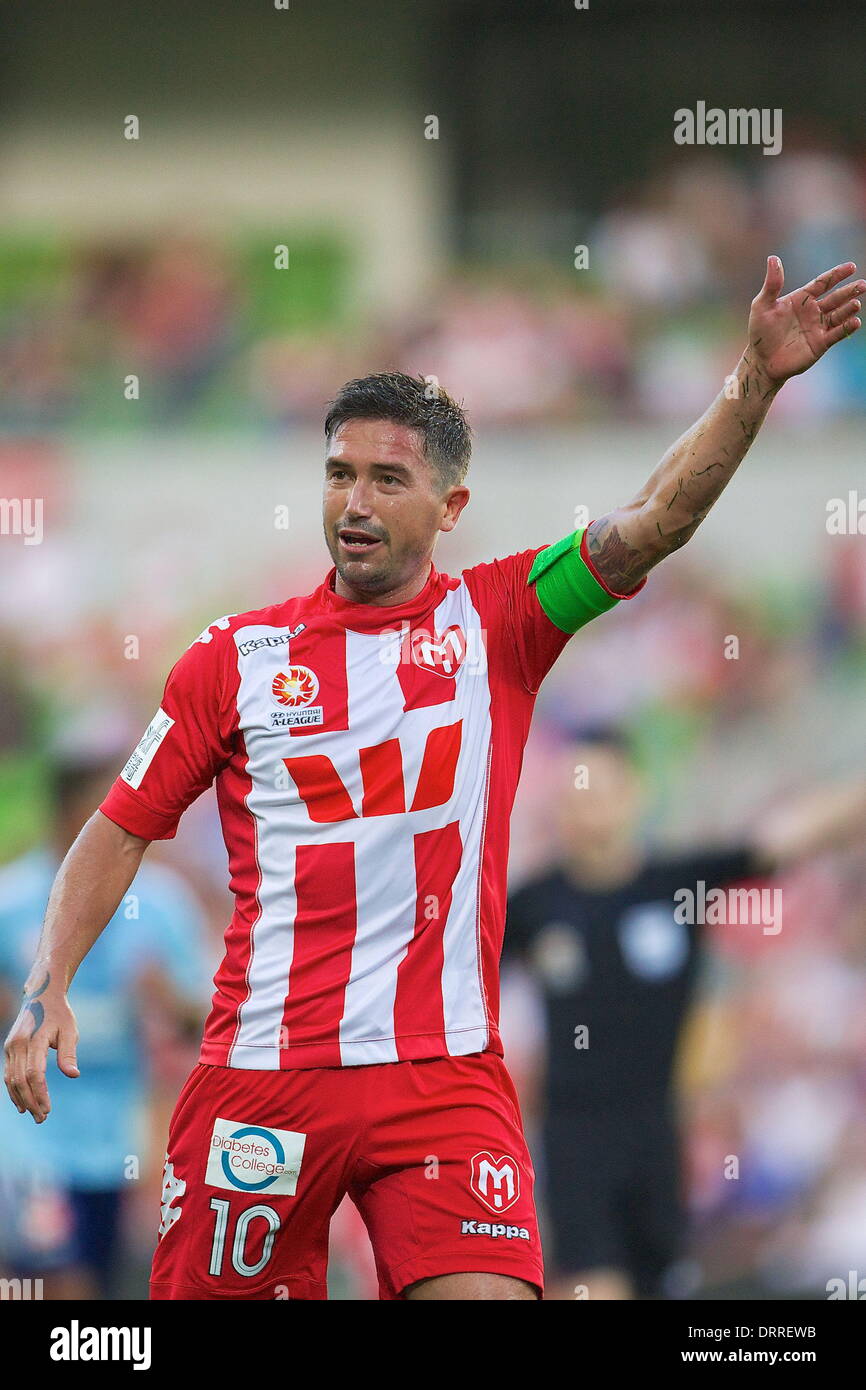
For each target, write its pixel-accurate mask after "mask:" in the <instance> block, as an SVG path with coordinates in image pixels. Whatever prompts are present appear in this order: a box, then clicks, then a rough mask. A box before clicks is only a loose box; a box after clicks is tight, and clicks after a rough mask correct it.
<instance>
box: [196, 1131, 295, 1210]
mask: <svg viewBox="0 0 866 1390" xmlns="http://www.w3.org/2000/svg"><path fill="white" fill-rule="evenodd" d="M306 1142H307V1136H306V1134H298V1133H296V1132H295V1131H294V1130H291V1129H265V1128H264V1126H263V1125H248V1124H245V1123H244V1121H243V1120H222V1119H218V1120H215V1121H214V1127H213V1133H212V1134H211V1139H210V1145H209V1147H208V1156H207V1169H206V1171H205V1182H206V1183H207V1184H208V1185H209V1186H210V1187H224V1188H227V1189H228V1191H229V1192H271V1193H273V1194H274V1195H275V1196H276V1195H278V1194H282V1195H283V1196H287V1197H294V1195H295V1192H296V1190H297V1186H298V1177H299V1175H300V1171H301V1159H302V1158H303V1156H304V1145H305V1143H306Z"/></svg>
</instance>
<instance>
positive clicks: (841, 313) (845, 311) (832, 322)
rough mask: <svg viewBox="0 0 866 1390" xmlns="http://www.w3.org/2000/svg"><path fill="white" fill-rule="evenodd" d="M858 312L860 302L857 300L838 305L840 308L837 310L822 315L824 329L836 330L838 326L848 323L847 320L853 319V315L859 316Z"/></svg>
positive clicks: (847, 288)
mask: <svg viewBox="0 0 866 1390" xmlns="http://www.w3.org/2000/svg"><path fill="white" fill-rule="evenodd" d="M850 288H851V287H850V286H847V287H846V290H850ZM859 312H860V300H859V299H848V300H846V301H845V303H844V304H840V306H839V308H838V309H833V310H832V311H831V312H830V313H829V314H826V313H824V314H823V319H824V328H825V329H826V328H838V327H839V325H840V324H843V323H846V322H847V321H848V319H851V318H853V317H854V315H855V314H859ZM822 313H823V302H822Z"/></svg>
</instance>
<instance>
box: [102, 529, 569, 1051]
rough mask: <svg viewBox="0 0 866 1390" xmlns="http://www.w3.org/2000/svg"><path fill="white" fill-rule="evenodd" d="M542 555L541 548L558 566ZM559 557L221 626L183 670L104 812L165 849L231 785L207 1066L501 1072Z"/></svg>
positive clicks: (312, 598)
mask: <svg viewBox="0 0 866 1390" xmlns="http://www.w3.org/2000/svg"><path fill="white" fill-rule="evenodd" d="M539 549H540V548H539ZM538 553H539V551H538V550H527V551H524V552H522V553H521V554H518V555H510V556H508V557H506V558H505V559H501V560H494V561H493V562H492V563H489V564H481V565H476V566H474V567H473V568H472V569H468V570H464V571H463V573H462V575H461V577H460V578H459V579H458V578H451V577H449V576H448V575H444V574H439V573H438V572H437V571H436V569H435V568H433V569H431V573H430V576H429V578H428V580H427V583H426V584H425V586H424V588H423V589H422V590H421V592H420V593H419V594H418V595H417V596H416V597H415V598H414V599H412V600H410V602H408V603H405V604H401V605H398V606H396V607H380V606H376V605H368V604H359V603H354V602H351V601H350V600H347V599H344V598H341V597H340V596H339V595H338V594H337V593H336V592H335V591H334V587H333V584H334V577H335V573H336V571H335V570H333V569H332V570H331V571H330V573H329V575H328V576H327V578H326V579H325V581H324V582H323V583H322V584H321V585H320V586H319V587H318V588H317V589H315V590H314V591H313V593H311V594H308V595H306V596H305V597H303V598H291V599H287V600H286V601H285V602H283V603H277V604H274V605H273V606H272V607H270V608H264V609H261V610H259V611H258V612H253V613H244V614H240V615H235V616H232V617H226V618H220V619H219V620H218V621H217V622H215V623H213V624H212V625H211V626H210V627H209V628H208V629H207V630H206V631H205V632H203V633H202V635H201V636H200V637H199V638H198V639H197V640H196V641H195V642H194V643H193V644H192V646H191V647H190V648H189V650H188V651H187V652H186V653H185V654H184V655H183V656H182V657H181V659H180V660H179V661H178V663H177V664H176V666H175V667H174V669H173V670H172V672H171V674H170V676H169V679H168V683H167V685H166V688H165V695H164V697H163V702H162V706H161V708H160V710H159V711H158V712H157V715H156V717H155V719H154V720H153V722H152V723H151V724H150V726H149V728H148V730H147V732H146V733H145V735H144V737H143V739H142V741H141V743H140V744H139V745H138V747H137V748H136V750H135V751H134V753H133V754H132V756H131V758H130V760H129V762H128V763H127V765H126V767H125V768H124V769H123V772H122V773H121V775H120V776H119V777H118V779H117V781H116V782H115V784H114V786H113V787H112V789H111V791H110V792H109V794H108V796H107V798H106V800H105V801H104V802H103V804H102V807H101V809H102V811H103V812H104V813H105V815H106V816H108V817H109V818H110V819H111V820H113V821H115V822H116V823H117V824H118V825H121V826H122V827H123V828H124V829H126V830H128V831H129V832H130V833H132V834H134V835H140V836H142V837H144V838H146V839H168V838H170V837H172V836H173V835H174V834H175V831H176V828H177V824H178V821H179V819H180V817H181V815H182V813H183V811H184V810H185V809H186V807H187V806H189V805H190V803H191V802H192V801H193V800H194V799H195V798H196V797H197V796H199V794H200V793H201V792H202V791H204V790H205V788H206V787H208V786H210V785H211V783H212V782H213V781H214V779H216V787H217V799H218V804H219V812H220V817H221V821H222V827H223V834H224V837H225V842H226V847H227V849H228V854H229V865H230V872H231V889H232V891H233V893H234V896H235V900H236V906H235V911H234V915H233V917H232V920H231V923H230V924H229V927H228V929H227V931H226V936H225V947H226V949H225V957H224V959H223V961H222V964H221V965H220V967H219V970H218V971H217V974H216V977H215V986H216V989H215V994H214V998H213V1007H212V1010H211V1013H210V1016H209V1018H208V1020H207V1023H206V1026H205V1032H204V1040H203V1045H202V1050H201V1060H202V1061H203V1062H208V1063H214V1064H217V1065H221V1066H230V1067H242V1068H254V1069H262V1070H271V1069H279V1068H295V1067H334V1066H357V1065H362V1064H365V1063H380V1062H397V1061H404V1060H410V1059H418V1058H425V1057H442V1056H449V1055H451V1056H461V1055H463V1054H466V1053H473V1052H483V1051H487V1050H490V1051H493V1052H496V1053H500V1054H501V1052H502V1046H501V1043H500V1039H499V1032H498V1024H497V1019H498V1008H499V984H498V967H499V956H500V952H501V947H502V936H503V930H504V921H505V901H506V869H507V858H508V836H509V817H510V814H511V809H512V804H513V802H514V796H515V792H516V789H517V782H518V778H519V775H520V768H521V763H522V759H523V749H524V745H525V742H526V738H527V734H528V731H529V723H530V718H531V715H532V709H533V705H534V703H535V697H536V694H537V692H538V688H539V685H540V683H541V681H542V679H543V678H544V676H545V674H546V673H547V672H548V671H549V669H550V667H551V666H552V665H553V662H554V661H555V660H556V658H557V656H558V655H559V653H560V652H561V651H562V649H563V647H564V646H565V644H566V642H567V641H568V634H567V633H565V632H563V631H561V630H560V629H559V628H558V627H556V626H555V625H554V624H553V623H552V622H551V621H550V619H549V618H548V617H547V616H546V614H545V612H544V610H543V609H542V607H541V604H540V603H539V600H538V598H537V596H536V593H535V585H534V584H529V583H527V577H528V574H529V571H530V568H531V566H532V562H533V560H534V558H535V556H536V555H537V554H538Z"/></svg>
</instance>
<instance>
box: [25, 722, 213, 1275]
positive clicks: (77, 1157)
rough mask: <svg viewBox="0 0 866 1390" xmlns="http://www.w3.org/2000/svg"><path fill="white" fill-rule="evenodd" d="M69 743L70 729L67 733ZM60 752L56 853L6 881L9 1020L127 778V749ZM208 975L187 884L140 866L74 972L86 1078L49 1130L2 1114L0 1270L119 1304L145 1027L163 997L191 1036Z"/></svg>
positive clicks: (28, 860)
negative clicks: (79, 849) (72, 864)
mask: <svg viewBox="0 0 866 1390" xmlns="http://www.w3.org/2000/svg"><path fill="white" fill-rule="evenodd" d="M67 732H68V731H67ZM73 734H74V737H67V738H65V739H64V742H63V744H62V745H61V746H59V747H58V748H56V749H55V750H54V751H53V753H52V761H51V798H52V824H51V833H50V836H49V839H48V842H47V843H46V844H45V845H42V846H39V847H38V848H36V849H34V850H31V851H30V853H28V854H25V855H23V856H22V857H21V858H20V859H16V860H15V861H14V862H13V863H11V864H5V865H4V866H3V868H2V869H0V1019H2V1020H4V1024H5V1026H6V1027H8V1025H9V1023H10V1022H11V1020H12V1019H13V1018H14V1016H15V1014H16V1013H17V1011H18V997H17V996H18V990H19V988H20V985H21V979H22V976H23V975H24V973H25V972H26V971H27V969H28V967H29V965H30V962H31V961H32V960H33V955H34V952H35V950H36V943H37V941H38V939H39V930H40V925H41V923H42V918H43V916H44V914H45V905H46V903H47V902H48V896H49V893H50V890H51V885H52V882H53V881H54V878H55V875H56V873H57V868H58V865H59V864H60V862H61V859H62V858H63V855H64V854H65V852H66V850H67V849H68V848H69V844H70V842H71V841H72V840H73V839H74V838H75V836H76V835H77V833H78V831H79V830H80V829H81V827H82V825H83V824H84V822H85V820H86V819H87V817H88V816H89V815H91V813H92V812H93V808H94V806H98V805H99V802H100V801H101V800H102V798H103V797H104V796H105V793H106V791H107V790H108V788H109V787H110V785H111V783H112V781H113V780H114V777H115V774H116V770H117V761H118V759H117V745H116V744H113V745H112V746H111V747H107V746H104V745H103V744H102V743H101V742H100V743H99V744H98V745H97V746H96V747H94V746H92V744H89V743H88V741H87V739H88V735H86V734H84V733H82V731H81V730H75V729H74V728H73ZM209 968H211V967H210V964H209V952H208V951H207V950H206V947H205V937H204V923H203V921H202V915H201V911H200V909H199V907H198V904H197V903H196V902H195V900H194V898H193V897H192V896H191V894H190V892H189V890H188V889H187V887H186V885H185V884H184V883H183V881H182V880H181V879H180V877H179V876H178V875H177V874H176V873H174V872H173V871H171V870H170V869H168V868H166V867H165V866H163V865H157V864H144V865H143V866H142V868H141V870H140V872H139V873H138V874H137V875H136V877H135V879H134V881H133V883H132V885H131V892H130V893H128V894H127V895H125V899H124V901H123V903H122V904H121V906H120V907H119V908H118V910H117V912H116V913H115V914H114V917H113V918H112V920H111V923H110V926H109V930H108V931H106V932H105V933H104V934H103V935H102V936H101V937H100V938H99V940H98V941H96V942H95V943H94V946H93V949H92V950H91V951H90V952H89V953H88V955H87V957H86V959H85V960H84V961H83V962H82V965H81V968H80V969H79V970H78V971H77V973H76V976H75V980H74V982H73V984H72V988H71V991H70V1002H71V1004H72V1006H73V1007H74V1009H75V1013H76V1016H77V1018H78V1020H79V1022H80V1024H81V1028H82V1039H81V1050H80V1053H79V1060H80V1063H81V1075H80V1077H73V1076H71V1075H70V1074H67V1075H60V1076H58V1077H57V1080H56V1082H55V1088H56V1089H55V1094H54V1097H53V1102H54V1105H53V1115H52V1119H51V1124H50V1125H46V1126H45V1127H44V1128H35V1127H34V1126H32V1125H30V1126H28V1127H27V1128H26V1129H25V1127H24V1126H23V1125H22V1124H21V1122H20V1120H19V1119H18V1117H17V1115H16V1114H15V1112H14V1111H13V1110H12V1107H11V1106H9V1105H4V1107H3V1114H2V1115H0V1263H2V1264H3V1265H4V1266H5V1267H6V1268H7V1269H8V1270H9V1272H10V1273H11V1274H13V1275H14V1276H16V1277H23V1278H32V1277H34V1276H35V1277H37V1278H43V1280H44V1285H45V1294H46V1297H48V1298H59V1299H89V1298H108V1297H111V1294H112V1289H113V1287H114V1281H113V1275H114V1264H115V1254H116V1248H117V1239H118V1234H119V1229H120V1225H121V1222H122V1218H123V1210H124V1199H125V1196H126V1194H127V1193H128V1192H129V1191H130V1190H131V1188H132V1187H133V1186H134V1184H133V1183H131V1182H130V1181H129V1177H130V1167H129V1161H130V1156H131V1155H140V1154H141V1147H142V1146H141V1143H140V1142H139V1137H140V1136H139V1122H140V1119H141V1111H142V1109H143V1107H144V1103H145V1101H146V1098H147V1091H146V1082H147V1076H146V1067H145V1057H144V1056H143V1052H142V1047H143V1039H142V1036H141V1028H140V1023H141V1016H142V1009H143V1008H144V1007H145V1006H147V1007H149V1008H150V1009H151V1011H152V1009H153V1004H154V998H155V997H156V998H158V999H159V1001H160V1011H161V1012H162V1013H163V1014H164V1016H165V1018H166V1020H167V1021H170V1022H171V1024H172V1025H174V1026H175V1027H176V1028H177V1030H178V1032H183V1033H185V1034H187V1035H189V1034H190V1033H191V1032H192V1030H193V1029H195V1030H196V1031H197V1030H198V1028H199V1026H200V1022H201V1019H202V1017H203V1015H204V1013H205V1011H206V983H207V977H208V971H209Z"/></svg>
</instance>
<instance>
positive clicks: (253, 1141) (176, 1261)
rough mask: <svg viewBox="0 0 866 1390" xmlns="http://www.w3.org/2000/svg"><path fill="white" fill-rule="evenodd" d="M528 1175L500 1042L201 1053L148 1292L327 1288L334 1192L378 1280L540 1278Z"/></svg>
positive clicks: (167, 1187)
mask: <svg viewBox="0 0 866 1390" xmlns="http://www.w3.org/2000/svg"><path fill="white" fill-rule="evenodd" d="M534 1179H535V1175H534V1173H533V1169H532V1162H531V1159H530V1157H529V1151H528V1149H527V1147H526V1140H525V1139H524V1137H523V1126H522V1124H521V1119H520V1111H519V1107H518V1102H517V1096H516V1094H515V1091H514V1086H513V1085H512V1082H511V1078H510V1076H509V1075H508V1072H507V1071H506V1069H505V1064H504V1063H503V1061H502V1059H501V1057H497V1056H495V1055H494V1054H493V1053H490V1052H484V1053H478V1054H475V1055H473V1056H471V1057H444V1058H436V1059H434V1060H432V1061H420V1062H388V1063H385V1064H383V1065H381V1066H363V1067H341V1068H336V1067H335V1068H330V1067H319V1068H315V1069H310V1070H298V1071H242V1070H240V1069H237V1068H227V1067H215V1066H204V1065H202V1064H199V1065H198V1066H197V1067H195V1069H194V1070H193V1072H192V1074H191V1075H190V1077H189V1079H188V1080H187V1082H186V1085H185V1086H184V1088H183V1090H182V1092H181V1094H180V1098H179V1100H178V1103H177V1106H176V1107H175V1112H174V1115H173V1117H172V1121H171V1129H170V1131H169V1141H168V1153H167V1156H166V1167H165V1177H164V1181H163V1192H162V1199H163V1200H162V1224H161V1226H160V1240H159V1244H158V1246H157V1250H156V1254H155V1256H154V1260H153V1274H152V1279H151V1297H152V1298H155V1299H168V1298H177V1299H211V1298H248V1299H271V1298H273V1299H281V1298H302V1299H323V1298H327V1283H326V1279H327V1266H328V1228H329V1225H330V1221H331V1217H332V1216H333V1214H334V1211H335V1210H336V1208H337V1207H338V1206H339V1204H340V1202H341V1201H342V1199H343V1196H344V1195H345V1194H346V1193H347V1192H348V1194H349V1196H350V1197H351V1199H352V1201H353V1202H354V1203H355V1205H356V1207H357V1208H358V1210H359V1212H360V1213H361V1216H362V1218H363V1220H364V1224H365V1226H366V1227H367V1231H368V1232H369V1235H370V1240H371V1242H372V1246H373V1253H374V1255H375V1259H376V1268H377V1271H378V1276H379V1296H380V1298H385V1299H394V1298H399V1297H400V1296H401V1294H402V1293H403V1291H404V1290H405V1289H407V1288H408V1287H409V1285H410V1284H414V1283H416V1282H417V1281H418V1280H420V1279H429V1278H431V1277H433V1276H435V1275H439V1274H454V1273H458V1272H461V1271H476V1272H480V1273H492V1274H507V1275H510V1276H512V1277H513V1278H517V1279H524V1280H526V1281H527V1282H528V1283H530V1284H534V1285H535V1286H536V1287H537V1288H538V1290H539V1292H540V1291H541V1288H542V1284H543V1269H542V1258H541V1244H540V1240H539V1235H538V1223H537V1220H536V1215H535V1205H534V1201H533V1183H534Z"/></svg>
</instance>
